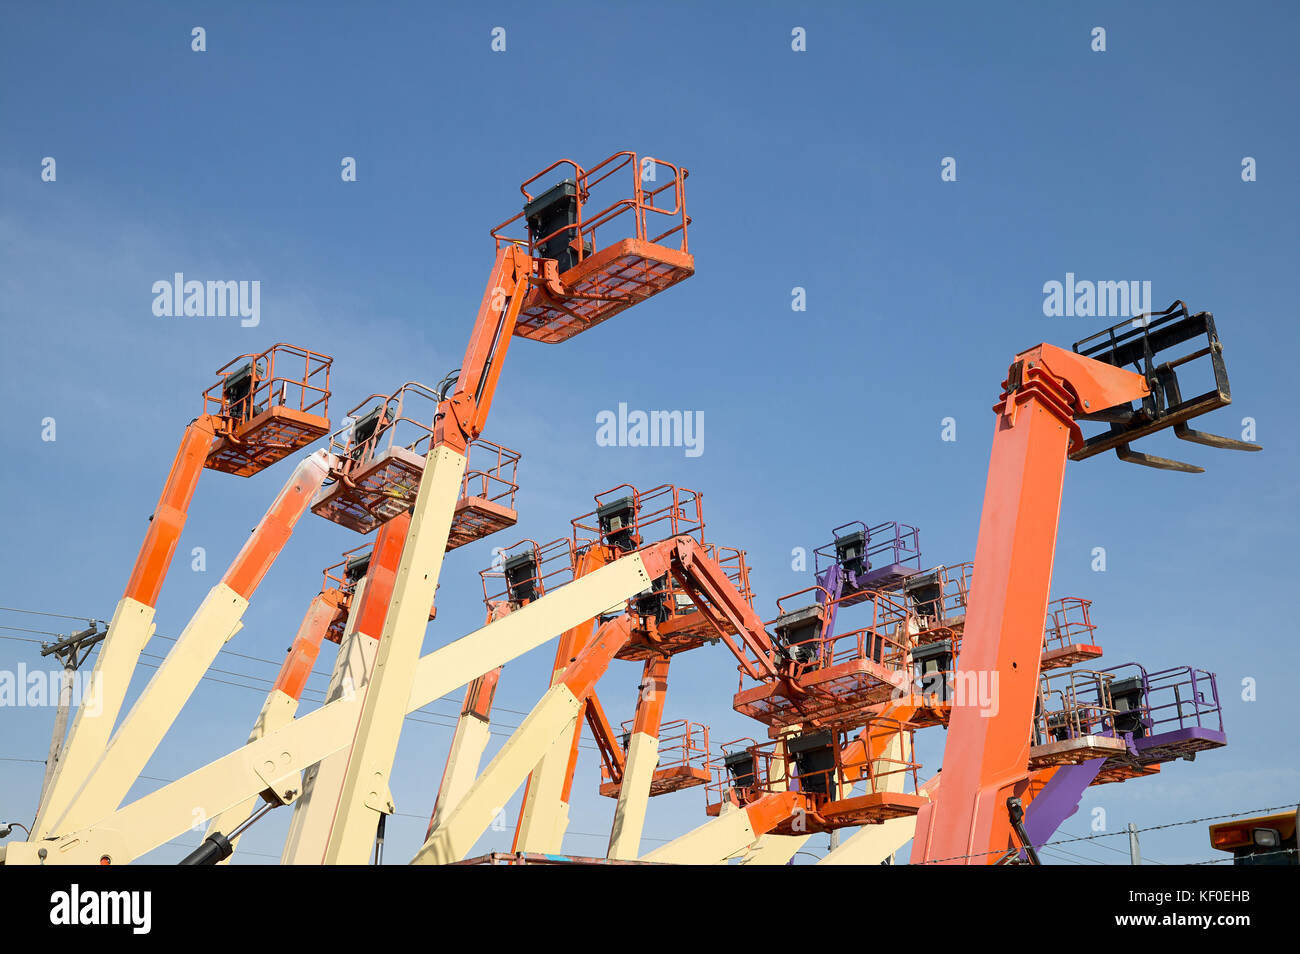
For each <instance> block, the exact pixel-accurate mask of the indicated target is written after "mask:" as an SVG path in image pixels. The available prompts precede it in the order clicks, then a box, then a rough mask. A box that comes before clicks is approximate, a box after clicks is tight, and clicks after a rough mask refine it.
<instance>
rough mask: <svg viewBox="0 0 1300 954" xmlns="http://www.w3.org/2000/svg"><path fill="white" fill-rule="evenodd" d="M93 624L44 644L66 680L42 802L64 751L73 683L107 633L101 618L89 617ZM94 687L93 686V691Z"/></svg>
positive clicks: (46, 761) (43, 780)
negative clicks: (78, 670) (96, 645)
mask: <svg viewBox="0 0 1300 954" xmlns="http://www.w3.org/2000/svg"><path fill="white" fill-rule="evenodd" d="M87 622H88V623H90V625H89V626H88V627H86V628H85V629H83V630H82V631H81V632H79V633H73V634H72V635H71V636H65V637H63V638H62V639H60V640H59V641H58V642H54V643H42V644H41V655H42V656H53V657H54V658H55V659H57V660H58V661H59V662H61V663H63V682H62V685H61V686H60V687H59V709H58V712H57V713H56V714H55V716H54V735H53V737H52V738H51V739H50V754H49V756H48V757H47V758H46V760H45V778H44V779H42V780H41V797H40V800H39V801H38V802H37V804H38V805H39V804H40V803H41V802H42V801H44V800H45V790H46V788H48V787H49V784H50V779H52V778H53V777H54V770H55V769H56V768H58V765H59V758H60V757H61V756H62V754H63V739H64V736H65V735H67V732H68V711H69V709H70V708H71V707H72V683H73V681H74V678H73V677H74V674H75V673H76V671H77V669H78V668H80V666H81V664H82V663H83V662H85V661H86V657H87V656H89V655H90V648H91V647H92V646H94V645H95V644H96V643H98V642H100V641H101V640H102V639H103V638H104V636H105V635H106V631H105V630H101V629H100V628H99V627H100V626H101V625H102V623H101V622H100V621H98V620H93V619H92V620H87ZM93 689H94V687H91V690H92V691H93Z"/></svg>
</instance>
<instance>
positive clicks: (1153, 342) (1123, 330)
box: [1070, 301, 1261, 474]
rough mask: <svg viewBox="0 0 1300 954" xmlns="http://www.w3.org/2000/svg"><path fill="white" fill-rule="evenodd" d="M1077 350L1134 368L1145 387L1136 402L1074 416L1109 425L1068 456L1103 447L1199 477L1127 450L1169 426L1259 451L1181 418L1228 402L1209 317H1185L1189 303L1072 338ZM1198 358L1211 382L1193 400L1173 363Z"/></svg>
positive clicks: (1192, 437)
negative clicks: (1179, 351) (1185, 349)
mask: <svg viewBox="0 0 1300 954" xmlns="http://www.w3.org/2000/svg"><path fill="white" fill-rule="evenodd" d="M1198 339H1203V341H1204V344H1203V346H1202V347H1200V348H1197V349H1194V350H1192V351H1191V352H1189V353H1187V354H1183V355H1181V356H1179V357H1175V358H1172V359H1170V360H1168V361H1161V362H1159V363H1157V361H1156V357H1157V355H1159V354H1161V353H1163V352H1166V351H1168V350H1169V349H1171V348H1176V347H1177V346H1179V345H1183V344H1185V343H1186V342H1194V341H1197V340H1198ZM1074 351H1075V353H1076V354H1081V355H1083V356H1085V357H1088V358H1093V359H1094V360H1097V361H1101V362H1103V363H1105V364H1109V365H1112V366H1114V367H1117V368H1125V367H1129V366H1132V368H1133V369H1134V370H1136V371H1137V373H1138V374H1141V375H1142V376H1143V377H1144V378H1146V382H1147V386H1148V387H1149V388H1150V389H1151V393H1150V395H1149V396H1147V397H1145V398H1143V399H1142V401H1141V403H1140V405H1139V406H1137V407H1134V406H1133V405H1132V404H1121V405H1117V406H1115V407H1110V408H1097V409H1095V410H1089V411H1088V412H1086V413H1083V414H1078V415H1076V417H1077V418H1078V419H1079V420H1083V421H1101V422H1105V423H1109V425H1110V428H1109V430H1106V431H1103V432H1101V433H1100V434H1096V435H1093V436H1092V437H1089V438H1087V439H1086V440H1085V441H1084V442H1083V445H1082V446H1081V447H1079V448H1078V449H1076V450H1075V451H1074V452H1073V453H1071V454H1070V459H1071V460H1084V459H1086V458H1088V457H1093V456H1095V455H1097V454H1100V453H1102V452H1103V451H1107V450H1114V451H1115V456H1117V457H1118V458H1119V459H1120V460H1122V461H1125V462H1126V463H1130V464H1141V465H1142V466H1144V467H1155V468H1158V469H1160V470H1175V471H1180V472H1182V473H1186V474H1202V473H1204V472H1205V468H1203V467H1198V466H1196V465H1194V464H1186V463H1183V462H1182V461H1177V460H1170V459H1169V458H1167V457H1157V456H1155V455H1152V454H1144V453H1141V452H1139V451H1135V450H1133V449H1132V448H1131V447H1130V446H1129V445H1130V444H1131V442H1132V441H1135V440H1137V439H1138V438H1141V437H1145V436H1147V435H1148V434H1154V433H1155V432H1156V431H1160V430H1164V429H1165V428H1172V429H1173V432H1174V436H1175V437H1177V438H1179V439H1180V440H1185V441H1191V442H1192V443H1194V444H1204V445H1206V446H1207V447H1218V448H1221V449H1223V450H1240V451H1257V450H1260V449H1261V448H1260V445H1258V444H1252V443H1249V442H1248V441H1239V440H1236V439H1234V438H1231V437H1220V436H1219V435H1217V434H1209V433H1206V432H1204V431H1197V430H1193V429H1192V428H1191V427H1189V426H1188V425H1187V422H1188V421H1189V420H1191V419H1192V418H1194V417H1200V416H1201V415H1202V414H1208V413H1209V412H1210V411H1213V410H1217V409H1218V408H1221V407H1226V406H1227V405H1229V404H1231V403H1232V391H1231V389H1230V388H1229V386H1228V372H1227V369H1226V368H1225V367H1224V364H1223V345H1222V344H1221V343H1220V341H1219V336H1218V333H1217V332H1216V331H1215V328H1214V315H1213V314H1211V313H1210V312H1208V311H1202V312H1198V313H1196V314H1194V315H1193V314H1190V313H1189V312H1188V310H1187V305H1186V304H1185V303H1184V302H1182V301H1175V302H1174V303H1173V304H1172V305H1170V306H1169V307H1168V308H1166V309H1165V310H1164V311H1161V312H1151V313H1148V314H1144V315H1138V316H1137V317H1136V318H1133V319H1131V320H1129V321H1124V322H1120V323H1119V324H1117V325H1114V326H1112V327H1110V328H1107V329H1106V330H1105V331H1101V332H1098V333H1097V334H1095V335H1092V336H1091V337H1089V338H1085V339H1084V340H1082V341H1079V342H1076V343H1075V345H1074ZM1198 358H1209V359H1210V365H1211V368H1212V369H1213V372H1214V387H1213V388H1211V389H1210V390H1209V391H1206V392H1205V393H1203V394H1199V395H1197V396H1196V397H1192V398H1188V399H1184V398H1183V395H1182V390H1181V388H1180V387H1179V383H1178V372H1177V368H1179V367H1180V366H1182V365H1185V364H1188V363H1189V362H1191V361H1194V360H1196V359H1198Z"/></svg>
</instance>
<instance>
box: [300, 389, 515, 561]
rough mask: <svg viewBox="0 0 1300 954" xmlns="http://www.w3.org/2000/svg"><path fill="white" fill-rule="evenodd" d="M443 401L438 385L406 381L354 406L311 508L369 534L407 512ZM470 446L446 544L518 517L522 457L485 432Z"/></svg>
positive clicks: (453, 545) (478, 535) (485, 532)
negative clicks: (326, 478)
mask: <svg viewBox="0 0 1300 954" xmlns="http://www.w3.org/2000/svg"><path fill="white" fill-rule="evenodd" d="M441 400H442V398H441V396H440V395H439V394H438V393H437V392H435V391H434V390H433V389H431V388H429V387H426V386H425V385H423V384H419V383H417V382H414V381H408V382H407V383H406V384H403V385H402V386H401V387H400V388H398V389H397V390H396V391H395V392H393V393H392V394H387V395H384V394H372V395H371V396H370V397H368V398H366V399H365V400H364V401H362V402H361V403H360V404H358V405H357V406H356V407H354V408H353V409H352V410H351V411H349V412H348V417H349V418H351V419H352V421H353V423H352V425H351V427H349V428H345V429H344V430H342V431H340V432H338V433H337V434H335V435H334V436H333V437H332V438H331V439H330V450H331V452H332V453H333V455H334V459H335V460H336V462H337V463H336V465H335V467H334V469H333V471H332V472H331V475H330V476H331V480H330V483H328V484H326V486H325V487H323V488H322V489H321V492H320V494H319V495H318V497H317V499H316V500H315V501H314V502H313V504H312V508H311V509H312V513H314V514H316V515H317V516H321V517H324V518H325V519H326V520H332V521H333V522H334V523H337V524H340V525H341V526H344V527H347V528H348V529H349V530H355V531H356V532H357V533H369V532H371V531H372V530H374V529H375V528H376V527H378V526H379V525H380V524H382V523H385V522H386V521H388V520H391V519H392V518H393V517H395V516H397V515H398V514H400V513H406V512H407V511H409V510H410V509H411V507H412V506H413V505H414V503H415V497H416V493H417V492H418V490H419V487H420V479H421V477H422V476H423V474H424V466H425V460H426V458H427V457H428V454H429V451H430V448H431V447H432V446H433V440H434V423H435V417H436V414H437V409H438V404H439V402H440V401H441ZM467 450H468V458H469V462H468V464H467V465H466V467H465V473H464V476H463V477H462V478H461V487H460V497H459V499H458V500H457V502H456V510H455V514H454V516H453V518H452V527H451V534H450V536H449V537H448V539H447V549H448V550H454V549H456V548H457V547H460V546H464V545H465V544H466V543H471V542H473V541H474V540H480V539H482V538H483V537H486V536H488V535H490V534H493V533H496V532H497V531H499V530H504V529H505V528H507V527H512V526H514V525H515V523H516V522H518V519H519V514H518V513H517V512H516V511H515V509H514V502H515V493H516V491H518V489H519V484H518V483H517V482H516V475H517V471H518V465H519V455H518V454H516V453H515V452H514V451H512V450H508V449H507V448H504V447H501V446H500V445H498V444H493V443H492V442H491V441H487V440H483V439H482V438H479V439H476V440H472V441H470V442H469V445H468V448H467Z"/></svg>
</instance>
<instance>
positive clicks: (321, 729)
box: [5, 552, 662, 864]
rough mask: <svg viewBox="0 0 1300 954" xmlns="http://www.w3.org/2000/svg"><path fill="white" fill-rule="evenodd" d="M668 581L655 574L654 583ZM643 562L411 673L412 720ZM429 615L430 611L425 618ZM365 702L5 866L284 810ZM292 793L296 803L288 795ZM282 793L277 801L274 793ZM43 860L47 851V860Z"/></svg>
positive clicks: (117, 849) (626, 592)
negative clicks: (198, 811)
mask: <svg viewBox="0 0 1300 954" xmlns="http://www.w3.org/2000/svg"><path fill="white" fill-rule="evenodd" d="M661 572H662V570H660V569H659V568H656V571H655V575H659V574H660V573H661ZM653 578H654V577H653V576H652V575H651V574H650V573H648V572H647V570H646V566H645V564H644V563H643V561H642V554H641V553H639V552H637V553H630V554H628V555H627V556H625V557H622V558H621V559H619V560H617V561H616V562H614V563H611V564H609V565H608V566H605V567H601V568H600V569H599V570H596V571H595V572H593V573H591V574H589V575H587V576H584V577H582V578H581V579H577V580H574V581H573V582H572V583H569V584H567V585H566V586H563V587H561V588H560V589H557V590H553V591H551V592H550V593H547V594H546V595H545V596H543V597H542V598H541V599H539V600H538V601H537V602H535V603H530V604H528V605H527V606H525V607H523V608H522V609H520V610H518V611H517V612H514V613H511V614H510V615H509V616H507V617H506V618H505V619H501V620H498V621H496V622H494V623H490V624H488V625H487V626H484V627H482V628H481V629H478V630H476V631H474V632H473V633H470V634H469V635H467V636H463V637H461V638H460V639H458V640H456V641H455V642H452V643H449V644H447V645H446V646H443V647H442V648H440V649H437V650H434V651H433V652H432V653H429V654H428V655H427V656H424V657H422V658H421V659H420V661H419V663H418V664H417V665H416V667H415V673H414V677H413V679H412V685H411V691H410V695H409V696H408V698H407V701H406V711H407V712H411V711H414V710H415V709H418V708H420V707H421V706H426V705H428V704H429V703H431V702H433V701H434V700H435V699H439V698H441V697H442V696H445V695H446V694H447V693H449V692H452V691H453V690H455V689H456V688H457V687H459V686H464V685H465V684H466V683H468V682H469V681H470V680H471V679H473V678H475V677H476V676H481V675H482V674H483V673H485V672H488V671H490V670H492V669H495V668H496V667H497V666H503V665H505V664H506V663H507V662H509V661H510V660H512V659H514V658H515V657H517V656H520V655H522V654H524V653H526V652H528V651H529V650H531V649H535V648H537V647H538V646H541V645H542V644H544V643H546V642H547V641H548V640H550V639H552V638H554V637H555V636H556V635H557V634H558V633H560V632H562V631H564V630H566V629H569V628H571V627H573V626H576V625H578V624H579V623H580V622H582V621H583V620H587V619H591V618H592V617H594V616H596V615H598V614H599V613H600V612H601V611H602V610H604V609H605V608H606V607H608V606H611V605H613V604H614V603H617V602H620V601H622V600H625V599H627V598H628V597H630V596H633V595H635V594H636V593H639V592H641V591H642V590H644V589H645V588H646V587H648V586H649V585H650V583H651V581H652V579H653ZM427 612H428V610H427V609H426V610H425V613H426V615H427ZM360 711H361V701H360V699H359V698H357V697H353V698H351V699H339V700H336V701H335V702H331V703H329V704H327V705H325V706H322V707H321V708H319V709H317V710H315V711H314V712H310V713H308V714H307V715H305V716H303V717H302V718H300V719H297V720H296V721H294V722H292V723H290V724H289V725H286V726H283V727H281V728H279V729H277V730H275V731H274V732H271V733H268V734H267V735H265V736H263V737H262V738H261V739H259V740H257V741H256V742H252V743H249V744H248V745H245V746H244V747H242V748H240V749H236V750H235V751H234V752H231V753H229V754H227V755H225V756H223V757H221V758H219V759H217V760H216V761H214V762H211V763H209V764H208V765H206V766H204V767H203V768H201V769H198V770H196V771H194V772H191V773H190V774H188V775H186V776H185V777H184V778H181V779H178V780H177V781H175V782H172V783H171V784H169V785H166V786H164V787H162V788H160V789H158V790H157V791H155V792H153V793H151V794H149V795H145V796H144V797H142V798H139V799H137V800H136V801H134V802H132V803H131V804H129V805H127V806H125V807H124V808H121V809H119V810H118V811H116V812H114V813H112V814H110V815H108V816H106V817H104V818H103V819H101V820H99V821H98V822H95V823H93V824H91V825H88V826H86V827H84V828H82V829H80V830H78V831H76V832H71V833H69V834H66V835H64V836H63V837H61V838H57V839H51V840H48V841H43V842H23V843H20V844H16V845H10V846H9V851H8V854H7V856H6V858H5V861H6V863H7V864H22V863H27V864H41V863H46V864H56V863H61V864H97V863H99V862H100V859H101V858H102V857H108V859H109V862H110V863H114V864H122V863H126V862H130V861H133V860H135V859H136V858H138V857H140V856H141V855H143V854H144V853H145V852H148V851H151V850H153V849H154V848H157V847H158V846H159V845H162V844H163V843H165V842H166V841H168V840H169V839H172V838H175V837H176V836H178V835H180V834H183V833H184V832H186V831H187V830H189V828H190V827H191V825H192V824H193V821H194V817H195V816H194V809H195V808H196V807H200V808H202V809H203V810H204V812H205V814H207V815H209V816H211V815H215V814H218V813H220V812H223V811H225V810H227V809H228V808H231V807H233V806H235V805H237V804H239V802H240V801H241V800H243V799H246V798H248V797H250V796H251V795H255V794H257V793H258V792H262V791H268V790H272V789H273V790H274V792H271V791H268V794H271V795H272V798H273V799H275V798H278V799H279V800H281V801H284V802H288V801H291V800H292V799H293V798H296V797H297V791H296V790H297V789H298V788H299V781H298V777H297V773H299V772H301V771H302V770H303V769H305V768H307V767H308V766H311V765H314V764H315V763H316V762H319V761H320V760H321V759H323V758H324V757H325V756H327V755H329V754H330V753H332V752H336V751H338V750H339V749H341V748H343V747H344V746H346V745H347V744H348V743H349V741H350V740H351V738H352V735H353V733H354V732H355V730H356V727H357V716H358V714H359V713H360ZM290 790H293V792H294V794H293V795H290V794H289V791H290ZM277 793H278V794H277ZM38 852H44V855H45V857H44V858H43V859H42V858H41V857H39V856H38Z"/></svg>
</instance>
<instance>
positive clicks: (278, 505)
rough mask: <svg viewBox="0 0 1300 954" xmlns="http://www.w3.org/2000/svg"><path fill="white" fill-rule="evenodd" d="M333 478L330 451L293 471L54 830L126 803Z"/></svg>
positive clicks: (83, 823)
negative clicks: (323, 486) (312, 504)
mask: <svg viewBox="0 0 1300 954" xmlns="http://www.w3.org/2000/svg"><path fill="white" fill-rule="evenodd" d="M328 473H329V456H328V455H327V454H326V453H325V452H324V451H316V452H314V453H312V454H310V455H308V456H307V457H306V458H305V459H304V460H303V461H302V462H301V463H300V464H299V465H298V466H297V467H296V468H295V469H294V472H293V474H292V476H290V478H289V479H288V481H287V482H286V483H285V485H284V488H283V489H282V490H281V491H280V493H279V494H278V495H277V496H276V498H275V500H274V501H273V502H272V504H271V506H270V508H269V509H268V510H267V512H266V515H265V516H264V517H263V518H262V519H261V521H259V523H258V525H257V527H256V528H255V529H254V531H253V534H252V536H250V537H249V539H248V541H247V542H246V543H245V544H244V546H243V547H242V548H241V549H240V551H239V553H238V555H237V556H236V557H235V559H234V562H232V563H231V565H230V569H229V570H227V571H226V574H225V576H224V577H223V578H222V580H221V582H219V583H218V584H217V585H216V586H214V587H213V588H212V589H211V591H210V592H209V593H208V596H207V598H206V599H204V601H203V603H202V605H201V606H200V607H199V609H198V611H197V612H196V613H195V614H194V616H193V617H192V618H191V619H190V621H189V623H188V624H187V625H186V627H185V629H184V630H183V631H182V632H181V635H180V637H179V638H178V639H177V640H176V643H175V645H173V646H172V648H171V651H170V652H168V653H167V657H166V658H165V659H164V660H163V662H162V665H160V666H159V667H158V670H157V671H156V672H155V673H154V675H153V678H152V679H150V680H149V684H148V685H147V686H145V688H144V691H143V692H142V693H141V694H140V697H139V698H138V699H137V700H136V701H135V705H134V706H132V707H131V711H130V712H128V713H127V715H126V718H125V719H124V720H123V721H122V724H121V725H120V726H119V727H118V729H117V731H116V732H115V733H113V737H112V738H111V739H109V742H108V745H107V747H105V749H104V751H103V754H102V755H100V757H99V759H98V761H96V762H95V764H94V766H93V767H92V768H91V770H90V772H89V774H88V775H87V776H86V779H85V782H84V783H83V784H82V786H81V789H80V790H79V791H78V792H77V794H76V795H75V796H73V798H72V800H71V802H70V803H69V804H68V807H67V809H66V810H65V811H64V812H63V814H62V815H61V816H59V817H58V818H57V819H56V820H55V821H54V822H53V823H52V824H51V825H50V826H49V827H50V831H52V832H66V831H75V830H77V829H78V828H84V827H85V826H86V825H88V824H90V823H92V822H93V821H95V819H97V818H102V817H104V815H106V814H108V813H109V812H112V811H113V810H114V809H115V808H117V807H118V805H120V804H121V802H122V799H123V798H125V797H126V795H127V793H128V792H129V791H130V790H131V786H132V785H134V784H135V782H136V780H137V779H138V778H139V776H140V773H141V772H142V771H144V768H145V766H146V765H147V764H148V762H149V759H150V758H151V757H152V756H153V754H154V752H155V751H156V750H157V748H158V745H159V743H161V742H162V740H163V737H164V736H166V734H167V730H168V729H170V728H171V726H172V723H173V722H175V721H176V717H177V716H179V715H180V712H181V710H182V709H183V708H184V707H185V703H186V702H187V701H189V698H190V695H191V694H192V693H193V692H194V689H195V687H197V686H198V684H199V680H200V679H202V678H203V675H204V673H206V672H207V671H208V668H209V667H210V666H211V665H212V663H213V661H214V660H215V659H216V658H217V653H219V652H220V651H221V647H222V646H224V645H225V644H226V643H227V642H228V641H229V640H230V639H231V638H232V637H233V636H234V635H235V634H236V633H238V632H239V630H240V628H241V627H242V626H243V625H244V624H243V615H244V611H245V610H246V609H247V608H248V601H249V598H250V597H251V596H252V595H253V593H254V592H255V591H256V589H257V586H258V584H259V583H260V582H261V580H262V578H263V576H265V574H266V571H267V570H268V569H269V568H270V566H271V564H272V562H273V561H274V560H275V558H276V557H277V556H278V555H279V553H280V550H281V549H282V548H283V547H284V544H285V542H286V541H287V540H288V538H289V535H290V533H292V531H293V527H294V525H295V524H296V523H297V521H298V519H299V518H300V517H301V516H302V514H303V513H304V512H306V509H307V505H308V504H309V503H310V502H311V498H312V496H313V495H314V494H315V492H316V490H317V489H318V488H319V487H320V485H321V484H322V483H323V482H324V480H325V476H326V475H327V474H328Z"/></svg>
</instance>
